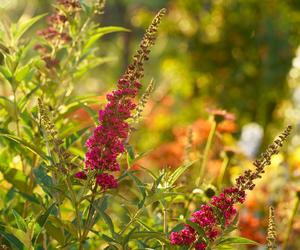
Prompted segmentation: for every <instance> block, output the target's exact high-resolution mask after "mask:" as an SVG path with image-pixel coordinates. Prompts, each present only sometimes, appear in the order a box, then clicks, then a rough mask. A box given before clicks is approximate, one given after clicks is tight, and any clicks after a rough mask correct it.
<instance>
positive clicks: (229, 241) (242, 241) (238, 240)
mask: <svg viewBox="0 0 300 250" xmlns="http://www.w3.org/2000/svg"><path fill="white" fill-rule="evenodd" d="M219 245H259V243H257V242H255V241H253V240H249V239H247V238H244V237H238V236H232V237H226V238H223V239H222V240H221V241H220V242H219V243H218V246H219Z"/></svg>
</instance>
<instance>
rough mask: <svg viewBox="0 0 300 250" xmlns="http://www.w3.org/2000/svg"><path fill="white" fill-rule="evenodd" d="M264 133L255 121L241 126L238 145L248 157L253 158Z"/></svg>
mask: <svg viewBox="0 0 300 250" xmlns="http://www.w3.org/2000/svg"><path fill="white" fill-rule="evenodd" d="M263 135H264V130H263V128H262V127H261V126H260V125H259V124H257V123H248V124H246V125H245V126H243V128H242V134H241V138H240V140H239V146H240V148H241V150H242V151H243V152H244V154H245V155H246V156H247V157H249V158H255V156H256V154H257V152H258V150H259V146H260V144H261V141H262V138H263Z"/></svg>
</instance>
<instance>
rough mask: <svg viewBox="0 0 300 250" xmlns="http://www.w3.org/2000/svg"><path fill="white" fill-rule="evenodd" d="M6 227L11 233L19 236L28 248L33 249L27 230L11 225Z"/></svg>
mask: <svg viewBox="0 0 300 250" xmlns="http://www.w3.org/2000/svg"><path fill="white" fill-rule="evenodd" d="M5 228H6V230H7V231H8V232H9V233H10V234H12V235H14V236H15V237H17V238H18V239H19V240H20V241H21V242H22V243H23V244H24V245H25V246H26V248H29V249H31V239H30V238H29V236H28V235H27V234H26V233H25V232H23V231H22V230H20V229H17V228H14V227H10V226H6V227H5Z"/></svg>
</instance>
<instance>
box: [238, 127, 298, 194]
mask: <svg viewBox="0 0 300 250" xmlns="http://www.w3.org/2000/svg"><path fill="white" fill-rule="evenodd" d="M291 130H292V126H287V128H286V129H285V130H284V131H283V132H282V133H281V134H280V135H279V136H278V138H277V139H275V140H274V142H273V143H272V144H271V145H269V146H268V148H267V150H266V152H264V153H262V154H261V156H260V158H259V159H257V160H255V161H254V162H253V165H254V166H255V170H254V171H252V170H247V171H245V172H244V174H243V175H241V176H239V177H238V178H237V179H236V184H237V187H238V188H239V189H240V190H247V189H248V190H252V189H253V188H254V186H255V184H254V183H253V181H254V180H255V179H258V178H261V174H262V173H264V169H265V167H267V166H268V165H270V164H271V157H272V156H273V155H275V154H278V152H279V149H280V148H281V147H282V146H283V142H284V141H285V140H286V139H287V137H288V136H289V134H290V132H291Z"/></svg>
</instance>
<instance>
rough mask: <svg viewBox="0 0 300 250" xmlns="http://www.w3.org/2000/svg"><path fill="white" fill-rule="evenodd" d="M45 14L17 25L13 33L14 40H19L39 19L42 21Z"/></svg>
mask: <svg viewBox="0 0 300 250" xmlns="http://www.w3.org/2000/svg"><path fill="white" fill-rule="evenodd" d="M46 15H47V14H42V15H39V16H35V17H33V18H30V19H29V20H27V21H26V22H23V23H22V24H20V25H17V29H16V31H15V34H14V37H15V39H16V40H19V39H20V38H21V37H22V36H23V35H24V33H25V32H26V31H27V30H28V29H29V28H30V27H31V26H32V25H34V24H35V23H36V22H37V21H39V20H40V19H42V18H43V17H44V16H46Z"/></svg>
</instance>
